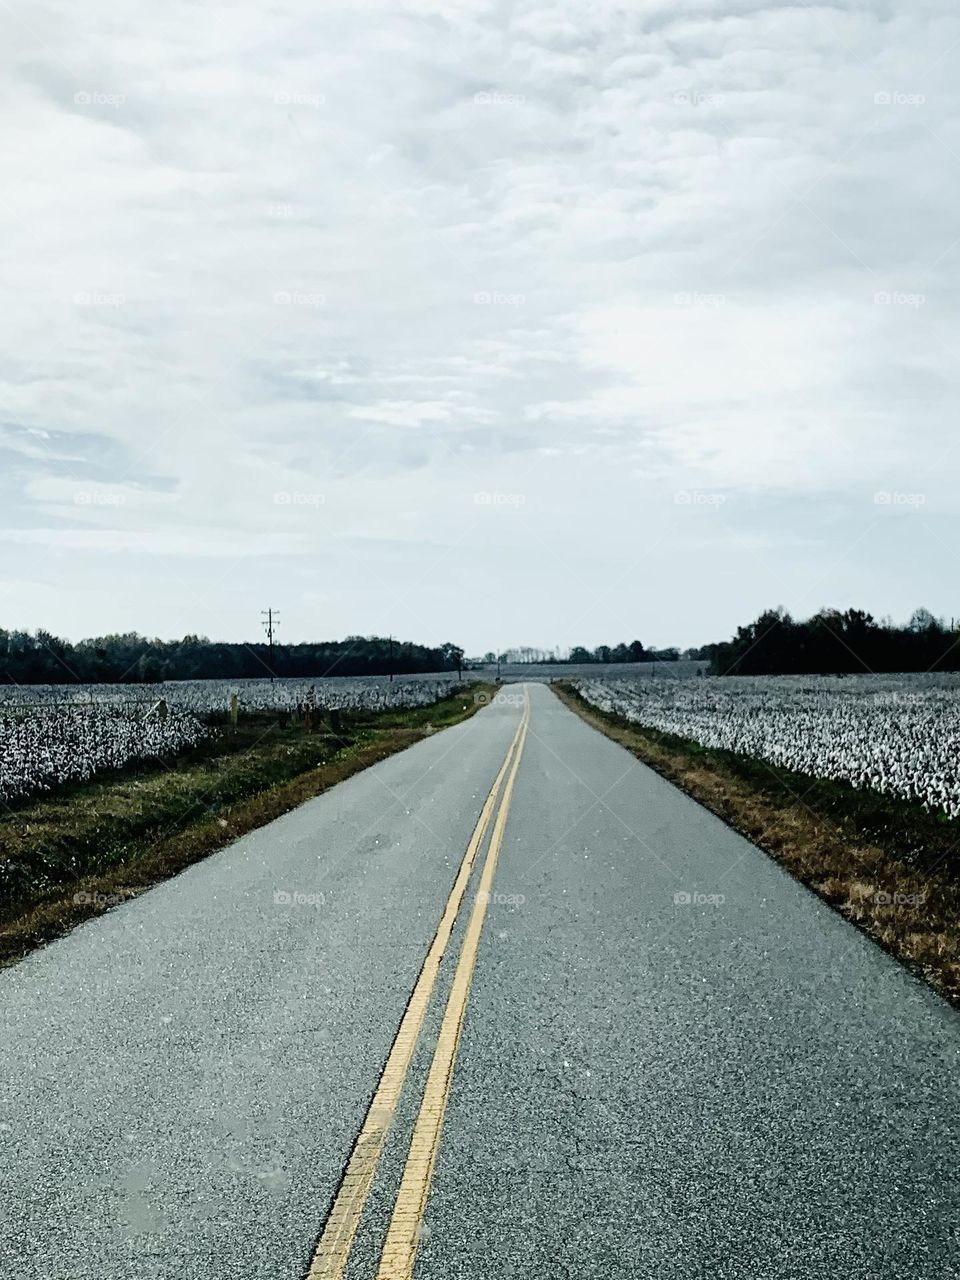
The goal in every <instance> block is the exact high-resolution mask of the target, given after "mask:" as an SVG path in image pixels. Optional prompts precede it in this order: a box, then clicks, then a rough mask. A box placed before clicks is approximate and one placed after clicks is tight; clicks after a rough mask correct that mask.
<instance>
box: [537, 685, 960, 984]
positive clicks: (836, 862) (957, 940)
mask: <svg viewBox="0 0 960 1280" xmlns="http://www.w3.org/2000/svg"><path fill="white" fill-rule="evenodd" d="M551 688H552V689H553V692H554V693H556V694H557V696H558V697H559V698H560V700H561V701H562V702H563V703H564V704H565V705H566V706H567V707H569V708H570V710H571V711H574V712H576V714H577V715H578V716H580V717H581V719H583V720H585V721H586V723H587V724H589V725H591V726H592V727H593V728H595V729H598V730H599V731H600V732H601V733H603V734H605V735H606V736H607V737H608V738H612V739H613V741H614V742H618V743H620V745H621V746H623V747H626V749H627V750H628V751H629V752H630V753H631V754H632V755H634V756H636V757H637V759H638V760H641V761H642V762H643V763H644V764H646V765H649V766H650V768H651V769H654V770H655V771H656V772H657V773H659V774H661V775H662V776H663V777H665V778H667V779H668V781H670V782H672V783H674V784H675V785H676V786H678V787H679V788H680V789H681V790H682V791H685V792H686V793H687V795H689V796H690V797H691V798H692V799H694V800H696V801H697V802H698V803H699V804H702V805H703V806H704V807H705V808H707V809H709V810H710V811H711V812H712V813H715V814H716V815H717V817H719V818H721V819H723V821H724V822H726V823H727V824H728V826H731V827H732V828H733V829H734V830H735V831H738V832H739V833H740V834H741V835H743V836H746V837H747V839H749V840H750V841H752V842H753V843H754V844H755V845H758V846H759V847H760V848H761V849H762V850H763V851H764V852H765V853H767V854H769V855H770V856H771V857H773V858H774V859H776V861H777V862H779V863H780V865H781V866H783V867H784V868H785V869H786V870H787V871H789V872H790V874H791V875H792V876H794V877H795V878H796V879H797V880H799V881H800V882H801V883H802V884H804V885H806V886H807V888H809V889H811V890H812V891H813V892H814V893H816V894H817V896H818V897H820V898H822V899H823V901H824V902H826V903H828V904H829V905H830V906H831V907H833V908H834V910H835V911H838V912H839V913H840V914H841V915H842V916H844V918H845V919H847V920H849V921H850V922H851V923H852V924H854V925H856V926H857V927H858V928H859V929H861V930H862V931H863V932H864V933H866V934H867V936H868V937H870V938H872V939H873V940H874V941H875V942H877V943H879V945H880V946H882V947H883V948H884V949H885V950H886V951H888V952H890V954H891V955H893V956H895V957H896V958H897V959H898V960H900V961H901V962H902V963H903V964H905V965H906V966H907V967H908V968H909V969H910V970H911V971H912V972H914V973H915V974H917V975H918V976H920V977H922V978H924V979H925V980H926V981H927V982H928V983H929V984H930V985H931V986H932V987H933V988H934V989H935V990H936V991H938V992H939V993H940V994H941V995H942V996H943V997H944V998H945V999H947V1000H948V1001H949V1002H950V1003H951V1004H952V1005H954V1006H955V1007H957V1008H960V885H958V884H957V883H956V882H955V881H954V880H952V879H951V878H949V877H946V876H942V875H937V874H936V873H921V872H919V871H918V870H917V869H916V868H914V867H911V866H909V865H907V864H905V863H903V862H901V861H898V860H897V858H895V857H894V856H893V854H892V853H891V851H890V850H889V849H884V848H882V847H881V846H880V845H879V844H875V843H871V842H868V841H859V840H856V839H852V838H851V837H850V835H849V833H847V832H845V831H844V830H843V829H842V827H841V826H840V825H839V824H838V823H837V822H836V821H835V820H834V819H833V818H832V817H831V816H829V815H826V814H822V813H818V812H816V810H815V809H813V808H812V807H810V806H809V805H808V804H806V803H795V804H783V803H780V802H778V801H776V800H774V799H772V798H771V797H769V796H767V795H764V793H763V790H762V789H761V788H760V787H757V786H756V785H754V784H752V783H751V782H750V781H749V780H747V779H744V778H740V777H737V776H736V774H735V773H734V772H732V771H731V770H730V769H728V768H726V767H724V765H723V763H721V762H719V761H717V760H715V759H711V753H710V752H708V751H704V750H703V749H702V748H698V747H697V744H695V743H690V745H689V749H684V747H683V746H682V745H680V744H678V740H677V739H675V738H671V739H670V741H669V743H664V742H663V741H661V740H660V736H659V735H658V734H657V732H656V731H655V730H646V729H644V728H642V727H641V726H640V725H636V724H632V723H629V722H627V721H624V720H622V719H621V718H620V717H618V716H615V715H611V714H608V713H607V712H604V711H601V710H599V708H597V707H593V706H591V705H590V704H589V703H587V702H585V701H584V700H583V699H582V698H581V697H580V696H579V694H578V693H577V692H576V690H574V689H573V688H572V687H571V686H569V685H564V684H553V685H552V686H551ZM680 743H681V744H682V740H680Z"/></svg>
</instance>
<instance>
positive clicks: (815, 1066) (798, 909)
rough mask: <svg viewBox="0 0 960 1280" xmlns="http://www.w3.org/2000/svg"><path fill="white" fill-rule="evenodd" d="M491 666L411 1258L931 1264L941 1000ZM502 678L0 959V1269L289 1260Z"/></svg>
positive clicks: (317, 1216)
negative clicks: (481, 891) (460, 1011)
mask: <svg viewBox="0 0 960 1280" xmlns="http://www.w3.org/2000/svg"><path fill="white" fill-rule="evenodd" d="M527 690H528V693H529V697H530V702H531V718H530V726H529V732H528V735H527V740H526V745H525V749H524V753H523V757H522V759H521V763H520V768H519V773H518V776H517V781H516V787H515V791H514V795H513V800H512V805H511V807H510V810H509V816H508V819H507V825H506V832H505V839H504V843H503V848H502V851H501V854H500V861H499V865H498V868H497V874H496V879H495V889H496V892H495V894H494V895H493V898H492V901H491V902H490V905H489V907H488V912H487V917H486V921H485V924H484V928H483V934H482V938H481V944H480V953H479V957H478V961H477V967H476V972H475V975H474V979H473V986H472V991H471V994H470V1000H469V1005H468V1007H467V1013H466V1019H465V1024H464V1029H463V1034H462V1038H461V1042H460V1048H459V1055H458V1058H457V1062H456V1067H455V1071H454V1075H453V1081H452V1087H451V1092H450V1097H449V1103H448V1108H447V1114H446V1122H445V1125H444V1129H443V1134H442V1140H441V1145H440V1150H439V1156H438V1160H437V1164H436V1169H435V1173H434V1179H433V1185H432V1190H431V1194H430V1197H429V1200H428V1203H427V1210H426V1216H425V1220H424V1226H423V1230H422V1235H421V1243H420V1247H419V1252H418V1256H417V1267H416V1276H417V1277H418V1278H421V1277H430V1278H434V1277H435V1278H436V1280H440V1278H441V1277H443V1278H444V1280H447V1278H450V1280H452V1278H455V1277H461V1276H462V1277H470V1278H471V1280H486V1278H487V1277H496V1276H520V1275H523V1276H529V1277H531V1278H532V1277H541V1276H543V1277H566V1276H571V1277H572V1276H577V1277H578V1278H579V1277H591V1278H592V1277H598V1278H599V1277H621V1276H628V1277H657V1278H658V1280H675V1278H676V1280H680V1278H681V1277H682V1278H684V1280H692V1278H693V1277H697V1278H699V1277H704V1278H706V1277H711V1278H713V1277H719V1278H721V1280H725V1278H727V1277H730V1278H731V1280H733V1278H735V1280H766V1278H767V1277H769V1278H770V1280H774V1278H778V1280H813V1278H815V1280H820V1277H823V1278H824V1280H827V1278H828V1277H829V1278H830V1280H833V1277H835V1276H838V1275H842V1276H844V1277H851V1278H852V1280H886V1278H887V1277H890V1278H894V1277H896V1278H900V1277H903V1278H904V1280H906V1278H907V1277H909V1278H910V1280H913V1278H914V1277H917V1276H923V1277H931V1278H933V1277H938V1278H939V1277H960V1234H958V1233H960V1212H958V1210H960V1193H958V1174H957V1170H958V1168H960V1085H958V1070H957V1069H958V1066H960V1018H958V1016H957V1014H956V1013H955V1012H954V1011H953V1010H951V1009H950V1008H948V1006H947V1005H946V1004H944V1003H943V1002H942V1001H941V1000H940V999H939V997H937V996H936V995H935V994H934V993H933V992H932V991H931V990H929V989H928V988H926V987H925V986H924V985H923V984H922V983H920V982H919V981H917V980H916V979H915V978H914V977H912V976H911V975H910V974H909V973H907V972H906V971H905V970H904V969H903V968H902V967H901V966H899V965H898V964H897V963H896V962H895V961H894V960H892V959H891V958H890V957H889V956H887V955H886V954H885V953H883V952H882V951H881V950H880V949H879V948H877V947H876V946H875V945H874V944H873V943H871V942H870V941H869V940H868V939H866V938H865V937H863V936H862V935H861V934H859V933H858V932H857V931H856V930H855V929H853V928H852V927H851V926H849V925H848V924H846V923H845V922H844V921H843V920H841V919H840V918H839V917H838V916H836V915H835V914H834V913H832V912H831V911H830V910H829V909H828V908H827V907H825V906H824V905H823V904H821V903H820V902H819V901H818V900H817V899H816V898H814V897H813V896H812V895H811V894H809V893H808V892H807V891H806V890H804V889H803V888H801V887H800V886H799V885H797V884H796V883H795V882H794V881H793V880H792V879H791V878H790V877H789V876H788V875H786V873H785V872H783V871H782V870H781V869H780V868H779V867H778V866H776V864H775V863H773V862H772V861H771V860H770V859H769V858H768V857H767V856H766V855H765V854H763V853H762V852H761V851H759V850H758V849H756V848H755V847H754V846H753V845H751V844H750V843H749V842H748V841H746V840H744V839H742V838H741V837H740V836H738V835H736V834H735V833H733V832H732V831H730V830H729V828H727V827H726V826H725V825H724V824H723V823H722V822H721V821H720V820H719V819H717V818H715V817H714V816H713V815H711V814H709V813H707V812H706V811H705V810H703V809H702V808H700V807H699V806H698V805H697V804H695V803H694V802H693V801H691V800H690V799H689V798H687V797H686V796H684V795H683V794H682V793H681V792H680V791H678V790H677V789H676V788H674V787H673V786H671V785H670V784H669V783H667V782H666V781H664V780H663V779H661V778H659V777H658V776H657V775H656V774H654V773H652V772H651V771H650V770H648V769H647V768H645V767H644V766H642V765H641V764H639V763H638V762H637V761H635V760H634V759H633V757H631V756H630V755H629V754H628V753H627V752H625V751H624V750H623V749H622V748H620V747H619V746H617V745H616V744H614V743H612V742H610V741H609V740H608V739H606V738H604V737H603V736H602V735H600V734H598V733H597V732H595V731H594V730H593V729H591V728H589V727H588V726H587V725H585V724H584V723H583V722H582V721H581V720H580V719H579V718H578V717H577V716H576V715H574V714H573V713H572V712H570V711H568V710H567V709H566V708H565V707H563V706H562V705H561V704H560V703H559V702H558V701H557V699H556V698H555V697H554V696H553V694H552V693H551V692H550V691H549V689H548V688H546V687H544V686H540V685H528V686H527ZM518 693H519V691H518V689H517V686H511V688H510V689H509V690H508V691H507V695H506V698H507V700H506V701H504V702H502V703H495V704H494V705H492V706H490V707H488V708H486V709H485V710H483V711H482V712H481V713H480V714H478V715H477V716H474V717H473V718H472V719H471V720H469V721H467V722H465V723H464V724H462V725H459V726H456V727H455V728H452V729H448V730H445V731H444V732H442V733H438V734H437V735H435V736H434V737H432V738H430V739H428V740H426V741H424V742H422V743H420V744H418V745H417V746H415V747H413V748H411V749H410V750H408V751H406V752H404V753H402V754H401V755H398V756H394V757H392V758H390V759H388V760H386V761H383V762H382V763H381V764H379V765H376V766H374V767H373V768H371V769H369V770H367V771H365V772H364V773H362V774H358V775H356V776H355V777H353V778H351V779H349V780H348V781H346V782H344V783H342V784H340V785H339V786H337V787H335V788H334V789H333V790H331V791H330V792H328V793H327V794H325V795H323V796H321V797H319V798H317V799H316V800H313V801H310V802H309V803H308V804H306V805H304V806H302V807H301V808H299V809H297V810H296V811H294V812H293V813H290V814H287V815H286V816H285V817H283V818H280V819H279V820H277V821H276V822H274V823H271V824H270V825H269V826H267V827H264V828H262V829H261V830H260V831H258V832H255V833H253V834H251V835H249V836H247V837H244V838H243V839H242V840H240V841H238V842H237V843H236V844H234V845H232V846H231V847H229V848H227V849H225V850H223V851H222V852H220V853H218V854H215V855H213V856H212V857H210V858H208V859H207V860H206V861H204V862H202V863H200V864H198V865H196V866H194V867H192V868H191V869H189V870H188V871H186V872H184V873H183V874H181V875H179V876H177V877H176V878H175V879H173V880H170V881H168V882H167V883H165V884H163V885H160V886H158V887H157V888H155V889H153V890H151V891H150V892H149V893H147V894H145V895H143V896H142V897H140V898H138V899H136V900H134V901H131V902H128V903H126V904H124V905H123V906H121V907H118V908H117V909H116V910H113V911H111V912H109V913H108V914H107V915H105V916H102V917H100V918H99V919H97V920H94V921H91V922H89V923H87V924H85V925H83V926H81V927H80V928H79V929H77V930H76V931H75V932H74V933H72V934H70V935H69V936H68V937H66V938H64V939H62V940H60V941H58V942H56V943H54V944H52V945H50V946H49V947H47V948H45V949H44V950H42V951H39V952H37V953H35V954H34V955H33V956H31V957H29V958H28V959H26V960H25V961H23V962H22V963H21V964H19V965H17V966H15V967H14V968H12V969H10V970H8V971H6V972H2V973H0V1275H2V1276H4V1277H6V1276H8V1275H9V1276H11V1277H17V1278H18V1280H40V1278H41V1277H42V1278H43V1280H88V1278H89V1280H115V1278H116V1280H119V1278H120V1277H123V1278H124V1280H141V1278H142V1280H174V1277H176V1280H194V1278H195V1277H196V1278H197V1280H199V1278H200V1277H203V1278H204V1280H228V1277H229V1280H301V1277H302V1276H303V1275H304V1273H305V1271H306V1269H307V1267H308V1265H309V1262H310V1257H311V1254H312V1251H313V1247H314V1244H315V1241H316V1238H317V1236H318V1234H319V1232H320V1230H321V1228H322V1225H323V1221H324V1217H325V1215H326V1212H327V1210H328V1208H329V1206H330V1203H331V1199H332V1197H333V1195H334V1194H335V1192H336V1190H337V1186H338V1183H339V1180H340V1178H341V1175H342V1173H343V1169H344V1165H345V1162H346V1160H347V1158H348V1156H349V1153H350V1149H351V1145H352V1143H353V1141H354V1138H355V1137H356V1134H357V1133H358V1131H359V1129H360V1127H361V1125H362V1123H363V1118H364V1115H365V1113H366V1110H367V1107H368V1105H369V1102H370V1098H371V1095H372V1093H373V1091H374V1089H375V1088H376V1084H377V1080H378V1078H379V1074H380V1071H381V1069H382V1067H383V1064H384V1061H385V1059H386V1056H387V1054H388V1052H389V1048H390V1044H391V1042H392V1040H393V1037H394V1035H395V1033H396V1030H397V1026H398V1024H399V1022H400V1019H401V1016H402V1014H403V1010H404V1007H405V1005H406V1002H407V999H408V997H409V995H410V992H411V990H412V988H413V986H414V983H415V981H416V977H417V973H418V972H419V969H420V965H421V963H422V960H423V957H424V954H425V952H426V950H427V947H428V946H429V943H430V939H431V937H432V936H433V932H434V930H435V928H436V925H437V922H438V920H439V917H440V914H441V912H442V910H443V906H444V903H445V902H446V899H447V895H448V894H449V891H450V887H451V885H452V883H453V879H454V876H455V874H456V870H457V867H458V866H459V863H460V860H461V858H462V855H463V852H464V849H465V848H466V845H467V842H468V840H469V838H470V833H471V831H472V830H473V827H474V824H475V822H476V819H477V816H478V814H479V813H480V809H481V806H482V804H483V801H484V798H485V796H486V794H487V791H488V790H489V787H490V785H491V783H492V781H493V779H494V777H495V775H496V773H497V771H498V769H499V768H500V765H501V763H502V761H503V758H504V755H505V753H506V751H507V748H508V745H509V743H510V741H511V738H512V737H513V734H514V731H515V729H516V727H517V724H518V722H519V719H520V715H521V711H522V708H521V706H520V705H519V702H520V698H519V697H518ZM478 868H479V863H478ZM476 880H477V875H476V874H475V876H474V880H473V883H472V884H471V887H470V890H469V891H468V898H467V905H469V904H470V901H471V900H472V897H473V895H474V893H475V889H476ZM894 909H895V908H891V910H894ZM465 915H466V910H464V911H462V912H461V917H460V919H459V920H458V924H457V928H456V929H455V931H454V935H453V938H452V940H451V945H450V947H449V948H448V951H447V956H446V958H445V960H444V964H443V967H442V969H441V975H440V980H439V982H438V986H437V989H436V991H435V992H434V998H433V1001H432V1004H431V1007H430V1010H429V1013H428V1016H427V1020H426V1024H425V1026H424V1029H423V1033H422V1035H421V1039H420V1042H419V1045H418V1049H417V1052H416V1054H415V1057H414V1061H413V1064H412V1067H411V1070H410V1073H409V1076H408V1079H407V1084H406V1087H405V1090H404V1094H403V1097H402V1100H401V1106H400V1111H399V1113H398V1115H397V1118H396V1121H395V1124H394V1127H393V1130H392V1132H391V1136H390V1139H389V1142H388V1146H387V1149H386V1151H385V1152H384V1156H383V1159H382V1161H381V1165H380V1169H379V1172H378V1175H377V1178H376V1180H375V1183H374V1187H373V1192H372V1194H371V1197H370V1201H369V1203H368V1205H367V1212H366V1214H365V1216H364V1220H363V1222H362V1225H361V1229H360V1232H359V1234H358V1237H357V1241H356V1245H355V1248H354V1251H353V1255H352V1256H351V1261H350V1266H349V1269H348V1280H360V1278H361V1277H372V1276H374V1275H375V1272H376V1263H377V1259H378V1256H379V1249H380V1246H381V1244H382V1240H383V1234H384V1231H385V1229H386V1224H387V1221H388V1220H389V1216H390V1212H391V1208H392V1202H393V1198H394V1196H395V1194H396V1189H397V1184H398V1182H399V1178H400V1173H401V1171H402V1168H403V1164H404V1161H405V1158H406V1150H407V1146H408V1144H409V1138H410V1131H411V1128H412V1125H413V1121H414V1119H415V1117H416V1112H417V1108H418V1105H419V1098H420V1094H421V1093H422V1090H423V1084H424V1079H425V1076H426V1072H427V1070H428V1068H429V1064H430V1059H431V1056H432V1053H433V1049H434V1045H435V1038H436V1032H437V1027H438V1024H439V1020H440V1016H441V1014H442V1012H443V1005H444V1002H445V1000H446V996H447V992H448V990H449V985H450V980H451V976H452V971H453V965H454V964H455V962H456V959H457V955H458V953H459V949H460V941H461V939H462V936H463V929H464V920H465Z"/></svg>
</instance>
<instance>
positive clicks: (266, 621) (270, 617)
mask: <svg viewBox="0 0 960 1280" xmlns="http://www.w3.org/2000/svg"><path fill="white" fill-rule="evenodd" d="M260 615H261V617H262V618H263V623H262V626H263V629H264V631H265V632H266V633H267V643H268V644H269V646H270V683H271V684H273V676H274V667H273V633H274V631H276V629H277V627H279V625H280V614H279V613H278V612H277V610H276V609H261V610H260Z"/></svg>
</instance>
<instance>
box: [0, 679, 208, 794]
mask: <svg viewBox="0 0 960 1280" xmlns="http://www.w3.org/2000/svg"><path fill="white" fill-rule="evenodd" d="M207 732H209V730H208V729H207V728H206V726H205V725H204V724H202V723H201V721H200V720H198V719H197V718H196V716H193V715H191V714H189V712H183V711H176V710H173V711H170V712H168V714H167V715H166V717H165V718H161V717H160V716H159V715H158V714H157V713H155V712H154V713H153V714H151V713H150V708H149V707H147V706H145V705H144V706H140V707H137V708H133V709H131V708H125V707H122V706H118V705H114V704H111V703H94V704H92V705H91V704H89V703H88V704H87V705H85V706H84V705H82V704H76V705H73V706H66V707H57V706H54V705H47V704H44V703H38V704H36V705H34V706H30V707H25V706H23V705H22V704H19V705H18V706H17V708H16V710H8V711H6V712H5V713H3V714H0V801H3V802H4V803H9V802H10V801H11V800H18V799H21V798H22V797H24V796H28V795H32V794H34V793H36V792H42V791H52V790H53V789H54V788H55V787H60V786H63V785H64V784H66V783H71V782H85V781H86V780H87V779H88V778H92V777H93V776H94V774H96V773H101V772H102V771H103V770H105V769H117V768H120V767H122V766H123V765H125V764H128V763H129V762H130V761H132V760H161V759H164V758H166V757H169V756H173V755H175V754H176V753H177V752H178V751H182V750H183V748H184V747H188V746H193V745H194V744H195V743H197V742H199V741H200V739H201V738H202V737H203V736H204V735H205V734H206V733H207Z"/></svg>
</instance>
